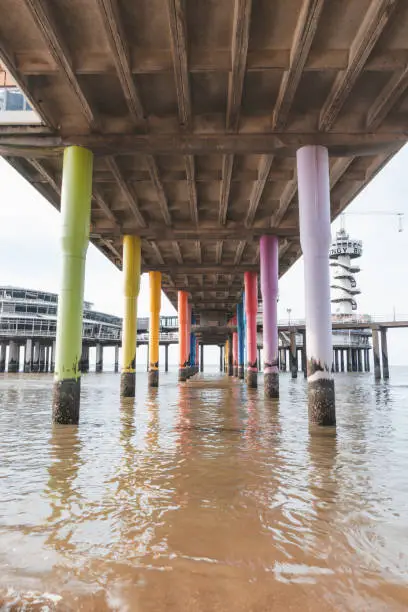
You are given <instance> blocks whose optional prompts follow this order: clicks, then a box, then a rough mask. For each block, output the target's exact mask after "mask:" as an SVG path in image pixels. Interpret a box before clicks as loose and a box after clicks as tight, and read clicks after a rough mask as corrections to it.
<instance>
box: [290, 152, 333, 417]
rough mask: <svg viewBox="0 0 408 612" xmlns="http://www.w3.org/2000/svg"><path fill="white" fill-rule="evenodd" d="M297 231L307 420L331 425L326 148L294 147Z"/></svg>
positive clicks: (331, 354)
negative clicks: (302, 287) (302, 285)
mask: <svg viewBox="0 0 408 612" xmlns="http://www.w3.org/2000/svg"><path fill="white" fill-rule="evenodd" d="M296 155H297V170H298V192H299V229H300V242H301V246H302V251H303V257H304V269H305V311H306V338H307V340H306V342H307V373H308V404H309V421H310V422H311V423H313V424H316V425H335V424H336V411H335V394H334V380H333V376H332V374H331V366H332V358H333V347H332V323H331V309H330V307H331V303H330V271H329V270H330V269H329V248H330V243H331V234H330V184H329V155H328V151H327V149H326V148H325V147H321V146H315V145H313V146H306V147H302V148H301V149H299V150H298V151H297V154H296Z"/></svg>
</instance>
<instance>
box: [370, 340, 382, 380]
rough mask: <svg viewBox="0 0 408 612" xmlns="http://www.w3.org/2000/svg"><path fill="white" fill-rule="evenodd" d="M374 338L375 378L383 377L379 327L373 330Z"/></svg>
mask: <svg viewBox="0 0 408 612" xmlns="http://www.w3.org/2000/svg"><path fill="white" fill-rule="evenodd" d="M372 339H373V360H374V378H375V380H380V379H381V363H380V345H379V338H378V329H373V330H372Z"/></svg>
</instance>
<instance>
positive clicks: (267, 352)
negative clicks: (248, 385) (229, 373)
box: [259, 236, 279, 397]
mask: <svg viewBox="0 0 408 612" xmlns="http://www.w3.org/2000/svg"><path fill="white" fill-rule="evenodd" d="M278 247H279V241H278V238H277V237H276V236H261V240H260V252H259V257H260V264H261V292H262V304H263V350H264V389H265V395H266V396H267V397H279V356H278V308H277V306H278V275H279V274H278V270H279V249H278Z"/></svg>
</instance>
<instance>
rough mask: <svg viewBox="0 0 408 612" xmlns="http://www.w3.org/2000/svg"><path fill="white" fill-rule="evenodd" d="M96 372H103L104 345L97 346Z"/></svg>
mask: <svg viewBox="0 0 408 612" xmlns="http://www.w3.org/2000/svg"><path fill="white" fill-rule="evenodd" d="M95 372H103V345H102V344H99V343H98V344H97V345H96V360H95Z"/></svg>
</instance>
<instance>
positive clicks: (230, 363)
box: [227, 334, 234, 376]
mask: <svg viewBox="0 0 408 612" xmlns="http://www.w3.org/2000/svg"><path fill="white" fill-rule="evenodd" d="M232 343H233V338H232V334H231V335H230V336H229V338H228V353H227V374H228V376H232V375H233V374H234V357H233V348H234V347H233V344H232Z"/></svg>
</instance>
